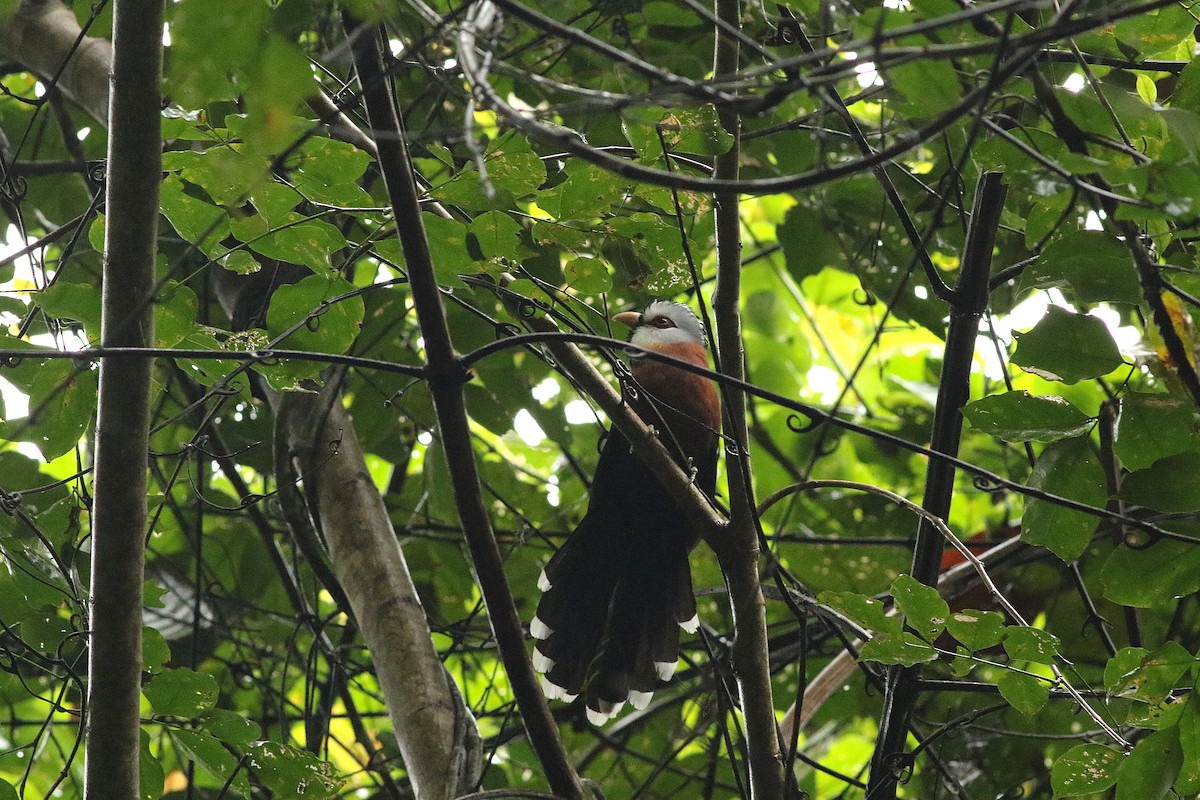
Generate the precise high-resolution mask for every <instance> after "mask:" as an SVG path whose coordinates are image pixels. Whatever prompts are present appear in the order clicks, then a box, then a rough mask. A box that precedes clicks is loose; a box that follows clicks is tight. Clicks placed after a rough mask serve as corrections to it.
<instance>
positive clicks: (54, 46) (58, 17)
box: [0, 0, 162, 128]
mask: <svg viewBox="0 0 1200 800" xmlns="http://www.w3.org/2000/svg"><path fill="white" fill-rule="evenodd" d="M161 27H162V26H159V28H160V30H159V39H160V40H161V38H162V30H161ZM114 38H115V26H114ZM0 52H3V53H5V54H7V55H8V56H9V57H10V58H12V59H14V60H16V61H17V62H19V63H21V64H24V65H25V66H26V67H28V68H29V69H30V70H32V71H33V72H36V73H37V74H38V77H40V78H42V79H44V80H46V81H49V82H50V83H53V84H54V85H55V86H57V87H58V89H59V90H60V91H62V93H63V94H65V95H66V96H67V97H69V98H71V99H72V100H74V101H75V102H76V103H78V104H79V105H80V106H82V107H83V110H84V111H86V112H88V114H90V115H91V116H92V117H94V118H95V119H96V121H97V122H99V123H100V124H101V125H103V126H105V127H106V128H107V127H108V69H109V66H110V65H111V64H112V60H113V47H112V45H111V44H109V42H108V40H106V39H100V38H97V37H95V36H85V35H84V33H83V29H82V28H80V27H79V22H78V21H77V20H76V19H75V12H73V11H72V10H71V9H69V8H67V7H66V6H65V5H63V4H62V3H61V2H60V1H59V0H22V2H21V4H20V5H19V6H17V8H16V9H15V12H14V13H13V14H12V15H11V16H10V17H8V18H7V19H0ZM158 95H159V90H158V87H157V86H156V87H155V89H154V93H153V95H152V96H153V97H155V98H157V97H158Z"/></svg>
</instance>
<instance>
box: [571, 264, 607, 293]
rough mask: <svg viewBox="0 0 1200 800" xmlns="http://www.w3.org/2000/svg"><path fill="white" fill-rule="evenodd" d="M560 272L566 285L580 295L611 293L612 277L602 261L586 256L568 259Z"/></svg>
mask: <svg viewBox="0 0 1200 800" xmlns="http://www.w3.org/2000/svg"><path fill="white" fill-rule="evenodd" d="M562 271H563V277H564V278H566V281H567V285H568V286H570V287H571V288H572V289H574V290H575V291H576V292H579V293H580V294H601V293H603V292H608V291H612V285H613V282H612V275H611V274H610V273H609V271H608V265H607V264H605V263H604V260H603V259H600V258H591V257H588V256H580V257H578V258H572V259H568V260H567V261H566V262H565V263H564V264H563V267H562Z"/></svg>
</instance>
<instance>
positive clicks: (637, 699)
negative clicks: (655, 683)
mask: <svg viewBox="0 0 1200 800" xmlns="http://www.w3.org/2000/svg"><path fill="white" fill-rule="evenodd" d="M652 697H654V692H632V691H631V692H630V693H629V705H631V706H633V707H634V708H636V709H637V710H638V711H641V710H642V709H643V708H645V707H646V706H648V705H650V699H651V698H652Z"/></svg>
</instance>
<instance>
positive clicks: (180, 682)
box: [142, 667, 217, 718]
mask: <svg viewBox="0 0 1200 800" xmlns="http://www.w3.org/2000/svg"><path fill="white" fill-rule="evenodd" d="M142 694H144V695H146V699H147V700H149V701H150V705H151V706H152V707H153V708H154V711H155V712H156V713H158V714H162V715H164V716H172V717H189V718H190V717H194V716H196V715H197V714H199V713H200V712H202V711H204V710H205V709H209V708H212V707H213V705H215V704H216V702H217V681H216V679H215V678H213V676H212V675H208V674H206V673H203V672H196V671H195V670H192V669H188V668H187V667H179V668H177V669H164V670H163V671H162V672H159V673H158V674H157V675H155V676H154V677H153V678H151V679H150V682H149V683H147V684H146V685H145V686H144V687H143V688H142Z"/></svg>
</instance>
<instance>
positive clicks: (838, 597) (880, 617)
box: [817, 592, 904, 633]
mask: <svg viewBox="0 0 1200 800" xmlns="http://www.w3.org/2000/svg"><path fill="white" fill-rule="evenodd" d="M817 600H819V601H820V602H821V603H822V604H823V605H827V606H829V607H830V608H832V609H834V610H835V611H838V612H839V613H841V614H843V615H844V616H845V617H846V618H847V619H849V620H850V621H852V622H854V623H855V624H856V625H859V626H861V627H862V628H865V629H866V630H868V631H874V632H876V633H900V631H902V630H903V629H904V625H903V623H901V622H900V618H899V617H896V616H888V615H887V609H886V608H885V607H884V605H883V603H881V602H879V601H878V600H876V599H874V598H871V597H867V596H866V595H863V594H856V593H854V592H821V593H820V594H819V595H817Z"/></svg>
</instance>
